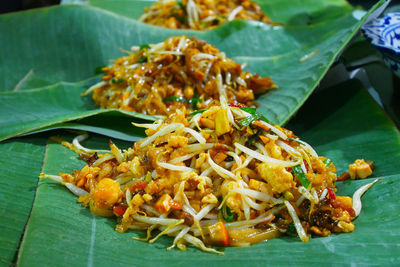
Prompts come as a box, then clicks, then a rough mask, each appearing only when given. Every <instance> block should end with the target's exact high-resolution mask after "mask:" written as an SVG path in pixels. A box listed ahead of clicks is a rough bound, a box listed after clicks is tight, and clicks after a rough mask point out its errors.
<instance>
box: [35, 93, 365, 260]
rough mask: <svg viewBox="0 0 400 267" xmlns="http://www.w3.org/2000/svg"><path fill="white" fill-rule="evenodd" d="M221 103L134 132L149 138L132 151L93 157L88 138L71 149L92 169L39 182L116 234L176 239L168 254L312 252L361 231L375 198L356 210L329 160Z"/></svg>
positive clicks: (251, 114) (250, 111)
mask: <svg viewBox="0 0 400 267" xmlns="http://www.w3.org/2000/svg"><path fill="white" fill-rule="evenodd" d="M220 101H221V104H222V105H221V106H214V107H211V108H209V109H207V110H206V111H204V110H202V111H197V112H194V113H192V114H189V115H185V113H184V112H183V111H179V110H177V112H176V113H174V114H172V115H170V116H169V117H168V118H167V119H165V120H159V121H157V122H155V123H150V124H134V125H135V126H137V127H144V128H146V134H147V135H148V137H147V138H145V139H143V140H141V141H139V142H136V143H135V144H134V145H133V147H130V148H128V149H126V150H121V149H120V148H118V147H117V146H116V145H115V144H114V143H113V142H111V141H110V151H92V150H90V149H87V148H85V147H83V146H82V145H81V144H80V141H82V136H78V137H77V138H75V140H74V142H73V143H68V142H63V144H64V145H65V146H67V147H69V148H70V149H73V150H75V151H76V152H78V153H79V154H80V155H81V157H82V158H84V159H86V161H87V164H86V165H85V166H84V167H83V168H82V169H81V170H75V171H74V172H73V173H71V174H69V173H60V174H59V176H56V175H45V174H42V175H41V176H42V177H49V178H52V179H54V180H56V181H58V182H61V183H62V184H64V185H65V186H66V187H68V188H69V189H70V190H71V191H72V192H73V193H75V194H76V195H78V196H79V199H78V201H79V202H80V203H82V205H84V206H88V207H89V208H90V211H91V212H92V213H94V214H97V215H100V216H115V217H116V218H117V220H118V224H117V226H116V231H118V232H121V233H122V232H126V231H128V230H129V229H139V230H144V231H147V237H146V238H144V239H143V240H147V241H149V242H150V243H152V242H154V241H155V240H157V239H158V238H159V237H160V236H162V235H169V236H172V237H173V238H174V239H173V242H172V246H171V247H170V248H173V247H178V248H179V249H182V250H184V249H185V248H186V245H187V244H192V245H194V246H196V247H198V248H200V249H201V250H203V251H207V252H215V253H222V252H220V251H218V250H216V249H214V248H213V247H212V246H211V245H220V246H249V245H251V244H253V243H257V242H260V241H263V240H266V239H271V238H274V237H277V236H280V235H284V234H297V235H298V236H299V237H300V239H301V240H302V241H304V242H307V241H308V240H309V238H310V236H311V235H318V236H328V235H330V234H331V233H339V232H351V231H353V230H354V224H353V222H352V220H353V219H354V218H355V217H356V216H357V215H358V214H359V213H360V210H361V203H360V196H361V195H362V193H363V192H364V191H365V190H366V189H368V188H366V187H365V186H364V187H363V188H361V189H360V190H361V191H360V190H359V191H358V193H357V194H358V195H357V194H355V195H354V196H353V200H352V198H351V197H346V196H339V195H337V194H336V189H335V181H336V179H337V176H336V173H335V172H336V168H335V165H334V164H333V163H332V161H331V160H329V159H327V158H325V157H322V156H319V155H318V154H317V153H316V151H314V149H313V148H312V147H311V146H310V145H308V144H307V143H305V142H304V141H302V140H300V139H299V138H298V137H297V136H295V135H294V133H293V132H291V131H290V130H287V129H284V128H282V127H279V126H277V125H272V124H271V123H269V122H268V121H267V119H266V118H265V117H263V116H261V115H259V114H258V113H257V111H256V110H255V108H248V107H238V106H232V105H228V104H227V103H226V100H224V96H222V97H221V99H220ZM368 186H371V184H370V185H368ZM353 201H354V203H353ZM156 230H158V231H156Z"/></svg>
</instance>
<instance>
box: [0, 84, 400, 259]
mask: <svg viewBox="0 0 400 267" xmlns="http://www.w3.org/2000/svg"><path fill="white" fill-rule="evenodd" d="M361 87H362V86H361V85H360V83H359V82H358V81H350V82H348V83H345V84H341V85H339V86H338V87H335V88H331V89H330V90H328V91H321V92H318V93H316V94H314V95H313V96H312V97H311V98H310V99H309V100H308V101H307V102H306V104H305V105H304V106H303V107H302V108H301V109H300V111H299V112H298V114H297V115H296V117H295V118H294V119H293V120H292V121H291V122H290V124H289V125H288V127H290V129H292V130H294V131H295V133H296V134H297V135H298V136H300V137H301V138H302V139H303V140H305V141H306V142H308V143H310V144H311V145H312V146H313V147H314V148H316V151H317V152H318V153H319V154H320V155H326V156H328V157H329V158H331V159H332V160H333V162H334V163H335V165H337V167H338V170H339V172H341V171H343V170H345V169H346V168H347V165H348V164H349V163H351V162H352V161H353V160H354V159H355V158H359V157H363V158H365V159H371V160H374V162H375V164H376V169H375V172H374V174H373V177H371V178H367V179H365V180H352V181H346V182H344V183H341V182H338V188H339V194H345V195H351V194H352V193H353V192H354V191H355V190H356V189H357V188H359V187H360V186H362V185H364V184H366V183H368V182H371V181H372V179H374V178H376V177H380V178H382V180H380V181H379V182H378V183H377V184H376V185H374V186H373V187H372V188H371V189H370V190H369V191H368V192H367V193H366V194H365V195H364V196H363V198H362V200H363V210H362V212H361V214H360V216H359V217H358V218H357V219H356V220H355V226H356V228H355V231H354V232H352V233H342V234H333V235H332V236H329V237H325V238H318V237H316V238H313V239H311V240H310V242H308V243H302V242H301V241H300V240H299V239H298V238H297V237H289V236H287V237H282V238H277V239H273V240H269V241H267V242H262V243H259V244H256V245H253V246H251V247H243V248H231V247H229V248H225V249H224V253H225V255H224V256H216V255H214V254H208V253H204V252H201V251H199V250H197V249H195V248H192V247H188V249H187V250H186V251H179V250H177V249H173V250H170V251H168V250H166V248H167V247H168V246H169V245H170V244H171V242H172V239H171V238H169V237H163V238H160V239H159V240H158V241H157V242H155V243H153V244H148V243H145V242H141V241H136V240H132V237H143V236H144V233H142V232H137V231H131V232H128V233H124V234H120V233H117V232H115V231H114V226H115V221H114V220H113V219H107V218H100V217H96V216H94V215H92V214H90V212H89V211H88V209H86V208H83V207H81V206H80V204H78V203H76V197H75V196H73V195H72V194H71V193H70V192H69V191H68V190H67V189H66V188H64V187H62V186H61V185H58V184H56V183H54V182H53V181H51V180H47V179H41V180H40V181H39V183H38V186H37V188H36V198H35V202H34V204H33V208H32V213H31V214H30V217H29V221H28V223H27V226H26V230H25V234H24V236H23V239H22V243H21V245H20V247H19V250H18V256H17V257H16V263H17V265H18V266H28V265H29V266H47V265H57V266H71V265H73V266H110V265H112V266H115V265H134V266H136V265H137V266H149V265H151V266H153V265H162V266H181V265H192V266H197V265H205V264H207V265H209V266H216V265H218V266H225V265H226V266H243V265H254V266H265V265H284V266H298V265H322V264H328V265H339V264H342V265H343V264H345V265H369V264H371V265H395V264H396V263H398V261H399V260H400V256H399V255H400V254H399V252H400V241H399V240H400V239H399V237H400V227H399V220H398V219H399V217H398V210H399V208H400V194H399V193H400V192H399V188H400V182H399V181H400V180H399V177H400V174H399V169H400V135H399V133H398V130H397V129H396V128H395V127H394V125H393V124H392V122H391V120H390V119H388V118H387V117H386V115H385V114H384V113H382V111H381V110H380V109H379V108H378V106H377V105H376V104H375V102H374V101H373V100H372V99H371V98H370V96H369V95H368V94H367V93H366V92H365V90H363V89H362V88H361ZM64 137H65V138H72V136H71V135H64ZM19 140H24V139H16V141H12V142H11V143H13V142H17V141H19ZM107 143H108V139H107V138H104V137H100V136H92V138H91V139H90V140H88V141H87V142H86V143H85V145H86V146H88V147H93V148H94V147H96V148H101V147H104V146H105V145H106V144H107ZM2 145H4V144H2ZM119 145H120V146H124V145H125V146H128V145H129V143H125V144H123V143H120V144H119ZM26 153H29V151H27V152H26ZM38 158H40V159H42V155H38ZM14 161H15V160H14V159H9V160H8V163H9V164H10V165H13V164H14ZM5 162H7V160H5ZM83 165H84V163H83V162H82V161H79V159H78V157H77V155H76V154H75V153H74V152H71V151H69V150H68V149H66V148H64V147H62V146H61V145H59V144H55V143H52V142H51V141H50V142H49V143H48V145H47V147H46V151H45V157H44V161H43V171H44V172H46V173H48V174H57V173H58V172H59V171H63V172H70V171H72V170H73V169H74V168H80V167H82V166H83ZM32 173H33V172H32V171H31V170H21V173H20V174H19V175H17V177H16V178H21V176H23V175H32ZM36 174H37V173H36ZM19 180H20V179H16V181H19ZM16 185H19V186H22V185H21V184H18V183H17V184H16ZM21 188H22V187H21ZM7 201H9V200H7V199H6V203H1V205H7V204H9V202H7ZM0 223H4V224H6V223H7V222H6V220H4V221H3V222H0ZM2 225H3V224H2ZM1 255H3V254H1ZM3 261H10V259H9V258H5V259H3Z"/></svg>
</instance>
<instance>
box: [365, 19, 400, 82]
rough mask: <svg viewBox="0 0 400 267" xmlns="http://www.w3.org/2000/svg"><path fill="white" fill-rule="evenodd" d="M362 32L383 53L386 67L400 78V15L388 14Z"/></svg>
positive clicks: (369, 24)
mask: <svg viewBox="0 0 400 267" xmlns="http://www.w3.org/2000/svg"><path fill="white" fill-rule="evenodd" d="M361 30H362V32H363V33H364V35H365V37H366V38H367V39H369V40H370V41H371V44H372V46H373V47H375V48H376V49H378V50H379V51H380V52H381V53H382V55H383V60H384V61H385V63H386V65H387V66H389V67H390V68H391V69H392V70H393V72H394V73H395V74H396V75H397V76H398V77H400V13H399V12H394V13H388V14H386V15H385V16H384V17H383V18H380V19H375V20H372V21H371V22H370V23H368V24H366V25H364V26H363V27H362V29H361Z"/></svg>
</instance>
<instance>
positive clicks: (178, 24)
mask: <svg viewBox="0 0 400 267" xmlns="http://www.w3.org/2000/svg"><path fill="white" fill-rule="evenodd" d="M234 19H243V20H257V21H261V22H264V23H267V24H272V22H271V20H270V19H269V17H268V16H266V15H265V14H264V12H263V11H262V9H261V7H260V6H259V5H258V4H256V3H254V2H253V1H250V0H244V1H243V0H213V1H211V0H177V1H176V0H158V1H157V2H156V3H154V4H153V5H152V6H151V7H150V8H146V9H145V11H144V14H143V15H142V16H141V17H140V18H139V21H142V22H144V23H149V24H153V25H157V26H162V27H166V28H172V29H194V30H204V29H211V28H215V27H217V26H218V25H221V24H223V23H225V22H228V21H232V20H234Z"/></svg>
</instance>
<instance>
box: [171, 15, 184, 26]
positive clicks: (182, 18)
mask: <svg viewBox="0 0 400 267" xmlns="http://www.w3.org/2000/svg"><path fill="white" fill-rule="evenodd" d="M172 16H173V17H174V18H176V19H177V20H178V21H179V22H180V23H182V24H185V22H186V17H182V16H179V15H177V14H176V13H172Z"/></svg>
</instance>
